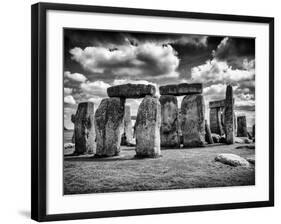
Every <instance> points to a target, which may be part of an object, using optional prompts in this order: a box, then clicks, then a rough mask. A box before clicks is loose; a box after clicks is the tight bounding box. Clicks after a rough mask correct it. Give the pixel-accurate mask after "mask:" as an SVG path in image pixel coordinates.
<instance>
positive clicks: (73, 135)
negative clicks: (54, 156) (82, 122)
mask: <svg viewBox="0 0 281 224" xmlns="http://www.w3.org/2000/svg"><path fill="white" fill-rule="evenodd" d="M71 122H72V123H73V124H74V125H75V114H71ZM71 142H72V143H75V129H74V130H73V134H72V138H71Z"/></svg>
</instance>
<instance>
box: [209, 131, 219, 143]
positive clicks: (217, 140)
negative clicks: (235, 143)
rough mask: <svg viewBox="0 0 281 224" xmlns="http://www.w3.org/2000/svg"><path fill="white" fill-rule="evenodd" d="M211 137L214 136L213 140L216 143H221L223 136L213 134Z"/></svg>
mask: <svg viewBox="0 0 281 224" xmlns="http://www.w3.org/2000/svg"><path fill="white" fill-rule="evenodd" d="M211 136H212V139H213V141H214V143H220V142H221V136H220V135H218V134H215V133H212V134H211Z"/></svg>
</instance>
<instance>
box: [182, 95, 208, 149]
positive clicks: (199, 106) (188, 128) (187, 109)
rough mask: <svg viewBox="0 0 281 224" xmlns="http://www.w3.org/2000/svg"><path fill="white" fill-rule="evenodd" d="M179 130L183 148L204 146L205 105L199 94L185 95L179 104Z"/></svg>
mask: <svg viewBox="0 0 281 224" xmlns="http://www.w3.org/2000/svg"><path fill="white" fill-rule="evenodd" d="M181 116H182V121H181V130H182V135H183V145H184V146H185V147H196V146H203V145H204V144H205V103H204V97H203V96H202V95H201V94H194V95H187V96H185V97H184V98H183V100H182V103H181Z"/></svg>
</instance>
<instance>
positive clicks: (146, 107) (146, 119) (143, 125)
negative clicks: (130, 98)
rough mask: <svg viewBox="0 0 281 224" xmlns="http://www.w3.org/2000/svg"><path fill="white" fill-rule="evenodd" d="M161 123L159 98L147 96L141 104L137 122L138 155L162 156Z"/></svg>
mask: <svg viewBox="0 0 281 224" xmlns="http://www.w3.org/2000/svg"><path fill="white" fill-rule="evenodd" d="M160 125H161V105H160V103H159V100H158V99H157V98H156V97H152V96H146V97H145V98H144V99H143V100H142V102H141V104H140V106H139V109H138V113H137V119H136V124H135V135H136V157H158V156H160V154H161V151H160Z"/></svg>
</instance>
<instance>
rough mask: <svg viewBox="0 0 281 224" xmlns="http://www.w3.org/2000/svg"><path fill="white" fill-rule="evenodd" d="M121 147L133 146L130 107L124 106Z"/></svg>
mask: <svg viewBox="0 0 281 224" xmlns="http://www.w3.org/2000/svg"><path fill="white" fill-rule="evenodd" d="M121 145H133V124H132V119H131V107H130V106H128V105H126V106H125V114H124V133H123V135H122V141H121Z"/></svg>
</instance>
